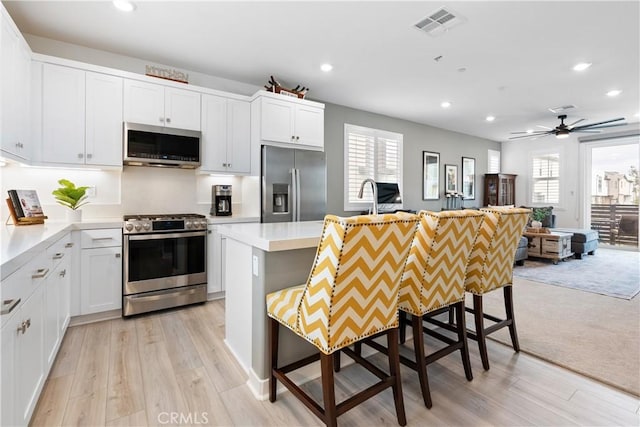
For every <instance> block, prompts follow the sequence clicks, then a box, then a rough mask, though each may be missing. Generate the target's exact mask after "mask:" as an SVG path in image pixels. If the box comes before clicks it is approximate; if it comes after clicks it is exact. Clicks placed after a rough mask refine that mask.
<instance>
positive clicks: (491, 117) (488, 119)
mask: <svg viewBox="0 0 640 427" xmlns="http://www.w3.org/2000/svg"><path fill="white" fill-rule="evenodd" d="M495 119H496V118H495V117H494V116H487V117H486V118H485V120H486V121H488V122H492V121H494V120H495Z"/></svg>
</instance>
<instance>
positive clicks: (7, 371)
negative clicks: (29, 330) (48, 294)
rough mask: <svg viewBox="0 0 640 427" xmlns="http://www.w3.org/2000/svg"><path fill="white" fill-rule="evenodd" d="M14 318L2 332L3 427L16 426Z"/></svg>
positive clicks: (0, 389)
mask: <svg viewBox="0 0 640 427" xmlns="http://www.w3.org/2000/svg"><path fill="white" fill-rule="evenodd" d="M3 285H4V283H3ZM4 316H5V315H3V317H4ZM14 317H15V314H14V316H13V317H12V318H11V320H10V321H7V322H6V323H5V325H4V326H3V327H2V329H1V330H0V425H3V426H12V425H15V424H16V413H17V411H16V407H15V406H16V405H15V402H16V396H15V389H16V368H15V365H16V364H15V358H14V353H15V347H16V336H17V335H16V324H15V321H14V320H13V318H14Z"/></svg>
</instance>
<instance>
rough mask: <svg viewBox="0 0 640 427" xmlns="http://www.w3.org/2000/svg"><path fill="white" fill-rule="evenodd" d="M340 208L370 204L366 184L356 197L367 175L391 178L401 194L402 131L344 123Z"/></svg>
mask: <svg viewBox="0 0 640 427" xmlns="http://www.w3.org/2000/svg"><path fill="white" fill-rule="evenodd" d="M344 158H345V161H344V179H345V188H344V192H345V194H344V210H345V211H350V210H365V209H367V208H368V207H369V206H370V205H371V201H372V192H371V188H370V186H368V187H369V188H367V189H365V192H364V197H363V198H362V199H359V198H358V192H359V191H360V185H361V184H362V181H364V180H365V179H367V178H372V179H373V180H374V181H376V182H394V183H396V184H398V187H400V194H401V195H402V134H399V133H394V132H387V131H383V130H377V129H370V128H365V127H361V126H355V125H350V124H346V123H345V125H344Z"/></svg>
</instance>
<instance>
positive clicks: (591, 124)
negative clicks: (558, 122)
mask: <svg viewBox="0 0 640 427" xmlns="http://www.w3.org/2000/svg"><path fill="white" fill-rule="evenodd" d="M620 120H624V117H620V118H617V119H611V120H605V121H602V122H596V123H589V124H586V125H582V126H577V127H575V128H573V130H577V129H585V128H590V127H593V126H599V125H604V124H607V123H613V122H619V121H620ZM617 126H619V125H617Z"/></svg>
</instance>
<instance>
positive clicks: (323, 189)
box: [260, 145, 327, 222]
mask: <svg viewBox="0 0 640 427" xmlns="http://www.w3.org/2000/svg"><path fill="white" fill-rule="evenodd" d="M261 175H262V186H261V199H262V200H261V205H262V214H261V218H260V220H261V222H290V221H313V220H321V219H323V218H324V216H325V214H326V210H327V165H326V160H325V154H324V153H323V152H320V151H309V150H295V149H291V148H280V147H271V146H267V145H264V146H262V164H261Z"/></svg>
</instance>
